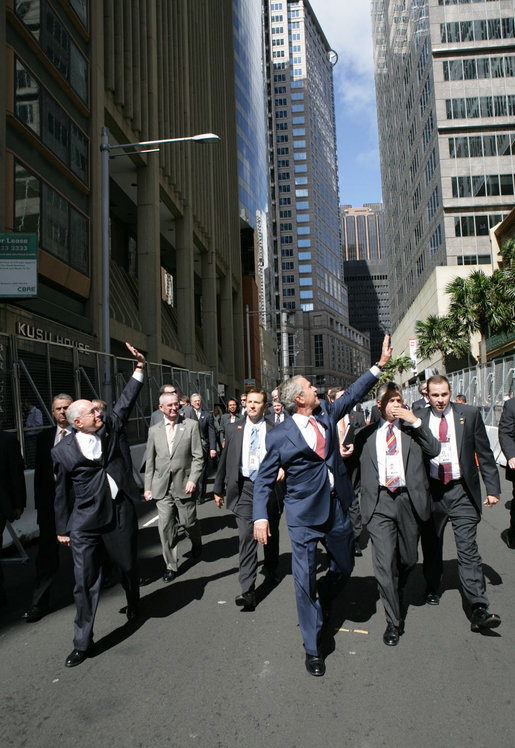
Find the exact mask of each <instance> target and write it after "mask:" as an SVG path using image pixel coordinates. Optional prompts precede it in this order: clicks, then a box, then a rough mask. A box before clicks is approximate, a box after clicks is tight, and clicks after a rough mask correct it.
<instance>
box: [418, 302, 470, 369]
mask: <svg viewBox="0 0 515 748" xmlns="http://www.w3.org/2000/svg"><path fill="white" fill-rule="evenodd" d="M415 332H416V335H417V350H418V353H419V355H420V356H421V357H422V358H430V357H431V356H433V355H434V354H435V353H440V354H441V356H442V366H443V369H444V371H447V357H448V356H451V355H452V356H456V358H462V357H463V356H465V355H466V354H467V352H468V351H469V350H470V336H469V334H468V332H466V331H465V330H464V329H463V328H462V327H460V326H458V325H456V324H455V322H454V320H453V319H452V318H451V317H450V316H446V317H438V315H436V314H430V315H429V317H428V318H427V319H426V321H425V322H422V321H421V320H418V321H417V323H416V325H415Z"/></svg>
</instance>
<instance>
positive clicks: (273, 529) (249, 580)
mask: <svg viewBox="0 0 515 748" xmlns="http://www.w3.org/2000/svg"><path fill="white" fill-rule="evenodd" d="M253 497H254V484H253V483H252V481H251V480H249V479H248V478H243V484H242V488H241V493H240V497H239V499H238V503H237V504H236V506H235V507H234V508H233V510H232V511H233V514H234V516H235V518H236V524H237V526H238V539H239V567H240V571H239V576H238V581H239V583H240V586H241V591H242V592H249V590H253V589H254V587H255V585H256V576H257V567H258V542H257V540H255V539H254V521H253V518H252V504H253ZM279 506H280V502H279V500H278V498H277V497H276V496H275V492H274V494H272V497H271V498H270V499H269V501H268V504H267V511H268V517H269V525H270V533H271V535H270V537H269V538H268V542H267V544H266V545H265V546H263V552H264V555H265V563H264V566H265V569H266V570H267V571H269V572H274V571H275V569H276V567H277V564H278V562H279V520H280V519H281V514H280V511H279Z"/></svg>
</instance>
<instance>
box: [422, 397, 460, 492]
mask: <svg viewBox="0 0 515 748" xmlns="http://www.w3.org/2000/svg"><path fill="white" fill-rule="evenodd" d="M443 417H444V418H445V420H446V421H447V442H444V443H442V446H441V449H440V454H439V455H437V457H433V459H432V460H431V461H430V463H429V475H430V476H431V478H436V479H438V466H439V465H440V464H443V463H448V462H450V463H451V469H452V480H459V479H460V478H461V470H460V461H459V457H458V445H457V443H456V427H455V423H454V415H453V412H452V407H451V406H450V405H448V406H447V408H446V409H445V411H444V415H443ZM441 421H442V416H441V414H440V412H438V411H437V412H436V413H435V411H434V410H433V408H431V415H430V416H429V428H430V429H431V433H432V434H433V436H435V437H436V438H437V439H439V438H440V423H441Z"/></svg>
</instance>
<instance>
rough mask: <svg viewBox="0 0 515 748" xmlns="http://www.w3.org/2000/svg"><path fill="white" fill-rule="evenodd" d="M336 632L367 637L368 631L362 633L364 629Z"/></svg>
mask: <svg viewBox="0 0 515 748" xmlns="http://www.w3.org/2000/svg"><path fill="white" fill-rule="evenodd" d="M338 631H344V632H345V633H346V634H366V635H368V631H364V629H338Z"/></svg>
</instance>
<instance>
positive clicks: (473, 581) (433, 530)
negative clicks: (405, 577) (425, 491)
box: [422, 480, 488, 606]
mask: <svg viewBox="0 0 515 748" xmlns="http://www.w3.org/2000/svg"><path fill="white" fill-rule="evenodd" d="M431 495H432V499H433V500H432V502H431V519H430V520H428V521H427V522H424V524H423V525H422V552H423V554H424V564H423V569H424V578H425V580H426V584H427V588H428V590H429V591H431V592H436V591H437V590H438V588H439V586H440V582H441V581H442V574H443V533H444V530H445V526H446V524H447V522H448V521H449V520H450V521H451V524H452V529H453V530H454V539H455V541H456V551H457V554H458V575H459V578H460V584H461V589H462V592H463V596H464V597H465V599H466V600H467V602H468V603H469V605H474V604H477V603H480V604H481V605H487V606H488V598H487V596H486V587H485V578H484V575H483V562H482V560H481V556H480V555H479V550H478V547H477V539H476V536H477V526H478V523H479V521H480V519H481V515H480V514H479V511H478V509H477V508H476V506H475V504H474V503H473V501H472V499H471V498H470V496H469V495H468V493H467V491H466V490H465V487H464V485H463V483H462V482H461V481H452V483H449V484H448V485H447V486H444V485H443V483H441V482H440V481H436V480H431Z"/></svg>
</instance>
